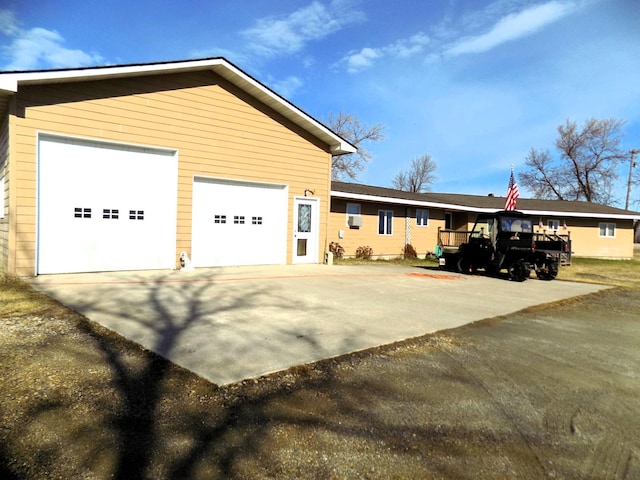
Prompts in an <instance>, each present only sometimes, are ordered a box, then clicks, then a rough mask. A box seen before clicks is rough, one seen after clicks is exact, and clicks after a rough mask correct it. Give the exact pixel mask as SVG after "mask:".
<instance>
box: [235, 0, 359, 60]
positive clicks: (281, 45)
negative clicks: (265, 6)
mask: <svg viewBox="0 0 640 480" xmlns="http://www.w3.org/2000/svg"><path fill="white" fill-rule="evenodd" d="M349 3H350V2H349V1H345V0H334V1H332V2H330V3H328V4H323V3H321V2H319V1H313V2H312V3H311V4H310V5H308V6H306V7H304V8H301V9H299V10H296V11H295V12H293V13H291V14H289V15H288V16H286V17H283V18H276V17H268V18H262V19H259V20H258V21H257V22H256V25H255V26H254V27H252V28H250V29H247V30H245V31H244V32H242V33H243V35H244V36H245V37H247V38H248V39H249V42H250V47H251V49H252V50H253V51H254V52H256V53H258V54H260V55H263V56H267V57H270V56H276V55H279V54H291V53H296V52H299V51H300V50H302V49H303V48H304V47H305V45H306V44H307V43H308V42H311V41H315V40H319V39H322V38H324V37H326V36H328V35H330V34H332V33H335V32H337V31H338V30H340V29H342V28H343V27H345V26H346V25H348V24H351V23H354V22H357V21H360V20H362V18H363V15H362V14H361V13H360V12H359V11H357V10H354V9H352V8H351V7H350V5H349Z"/></svg>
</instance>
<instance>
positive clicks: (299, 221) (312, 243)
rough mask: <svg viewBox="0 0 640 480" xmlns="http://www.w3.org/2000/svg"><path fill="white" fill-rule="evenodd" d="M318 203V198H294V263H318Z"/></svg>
mask: <svg viewBox="0 0 640 480" xmlns="http://www.w3.org/2000/svg"><path fill="white" fill-rule="evenodd" d="M318 203H319V202H318V199H317V198H307V197H296V198H295V199H294V202H293V259H292V263H318V234H319V231H318V228H319V224H320V223H319V222H318V210H319V209H318Z"/></svg>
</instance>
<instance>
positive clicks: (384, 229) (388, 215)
mask: <svg viewBox="0 0 640 480" xmlns="http://www.w3.org/2000/svg"><path fill="white" fill-rule="evenodd" d="M378 235H393V212H392V211H391V210H378Z"/></svg>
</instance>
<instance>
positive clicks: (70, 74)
mask: <svg viewBox="0 0 640 480" xmlns="http://www.w3.org/2000/svg"><path fill="white" fill-rule="evenodd" d="M222 63H226V62H223V61H222V60H220V59H209V60H196V61H193V62H175V63H162V64H148V65H127V66H120V67H118V66H115V67H97V68H90V67H89V68H79V69H75V70H51V71H40V72H17V73H8V74H3V75H2V77H5V78H7V79H12V80H14V81H15V82H16V83H24V84H26V85H29V84H38V83H47V82H51V81H55V80H59V81H62V80H94V79H100V78H108V77H125V76H129V75H138V74H140V73H154V74H156V73H158V74H159V73H166V72H171V71H177V70H198V69H204V68H207V67H213V66H215V65H220V64H222Z"/></svg>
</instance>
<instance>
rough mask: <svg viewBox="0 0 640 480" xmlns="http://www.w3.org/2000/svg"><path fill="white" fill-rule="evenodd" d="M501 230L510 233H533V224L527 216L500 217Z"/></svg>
mask: <svg viewBox="0 0 640 480" xmlns="http://www.w3.org/2000/svg"><path fill="white" fill-rule="evenodd" d="M501 221H502V224H501V225H500V226H501V230H502V231H503V232H511V233H533V225H532V223H531V220H530V219H528V218H514V217H502V219H501Z"/></svg>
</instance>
